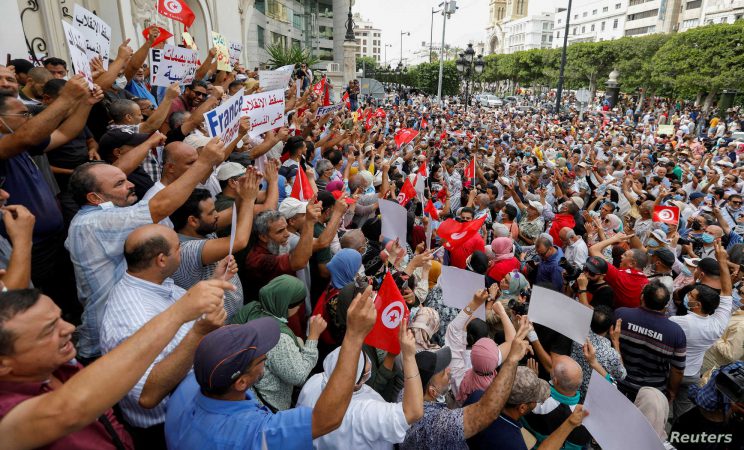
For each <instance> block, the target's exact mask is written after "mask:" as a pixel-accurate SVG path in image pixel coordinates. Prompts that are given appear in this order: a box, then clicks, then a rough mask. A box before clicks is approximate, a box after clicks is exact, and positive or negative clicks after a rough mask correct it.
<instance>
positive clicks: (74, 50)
mask: <svg viewBox="0 0 744 450" xmlns="http://www.w3.org/2000/svg"><path fill="white" fill-rule="evenodd" d="M62 29H63V30H64V32H65V40H67V49H68V50H69V52H70V62H71V63H72V67H73V68H74V69H75V73H76V74H81V75H83V76H84V77H85V80H86V81H87V82H88V86H89V87H91V88H92V87H93V76H92V75H91V71H90V60H89V59H88V55H87V54H86V53H85V38H84V37H83V35H82V34H80V32H79V31H78V30H77V29H75V28H74V27H73V26H72V25H70V24H69V23H67V22H65V21H64V20H63V21H62Z"/></svg>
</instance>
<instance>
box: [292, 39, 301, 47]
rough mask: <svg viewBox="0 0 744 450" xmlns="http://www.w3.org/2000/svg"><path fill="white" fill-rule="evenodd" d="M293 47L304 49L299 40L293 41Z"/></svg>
mask: <svg viewBox="0 0 744 450" xmlns="http://www.w3.org/2000/svg"><path fill="white" fill-rule="evenodd" d="M292 47H297V48H302V42H301V41H300V40H299V39H292Z"/></svg>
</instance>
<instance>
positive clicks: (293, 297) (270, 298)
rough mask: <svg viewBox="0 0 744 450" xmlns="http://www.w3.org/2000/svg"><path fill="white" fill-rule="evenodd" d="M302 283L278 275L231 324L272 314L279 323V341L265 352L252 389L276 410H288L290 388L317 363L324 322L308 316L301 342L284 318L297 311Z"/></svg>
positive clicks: (302, 378)
mask: <svg viewBox="0 0 744 450" xmlns="http://www.w3.org/2000/svg"><path fill="white" fill-rule="evenodd" d="M306 293H307V290H306V288H305V284H304V283H303V282H302V281H301V280H300V279H298V278H297V277H294V276H292V275H280V276H278V277H276V278H274V279H273V280H271V281H270V282H269V284H267V285H266V286H264V287H263V288H261V290H260V291H258V301H257V302H251V303H249V304H247V305H245V306H244V307H243V308H242V309H241V310H240V311H238V313H237V314H236V315H235V317H233V319H232V321H231V322H232V323H246V322H249V321H251V320H254V319H258V318H261V317H273V318H274V319H276V321H277V322H278V323H279V330H280V331H281V334H280V336H279V343H277V344H276V347H274V348H273V349H271V350H270V351H269V353H267V354H266V366H265V370H264V376H263V378H261V380H260V381H259V382H258V383H256V384H255V385H254V386H253V388H254V390H255V392H256V395H257V396H258V398H259V400H261V402H262V403H263V404H264V405H265V406H266V407H268V408H269V409H272V410H275V411H283V410H286V409H289V407H290V406H291V402H292V390H293V388H294V387H295V386H302V385H303V383H305V380H306V379H307V376H308V375H310V371H311V370H312V369H313V367H315V364H316V363H317V362H318V348H317V347H318V337H319V336H320V333H321V332H323V330H325V327H326V321H325V320H323V319H322V318H321V317H319V316H314V317H311V318H310V331H309V333H308V336H307V342H305V343H304V344H303V342H302V340H301V339H299V338H298V337H297V336H295V334H294V333H293V332H292V330H291V329H290V328H289V326H287V318H289V317H290V316H292V315H293V314H296V313H297V310H298V309H299V307H300V305H301V304H302V303H303V302H304V301H305V295H306Z"/></svg>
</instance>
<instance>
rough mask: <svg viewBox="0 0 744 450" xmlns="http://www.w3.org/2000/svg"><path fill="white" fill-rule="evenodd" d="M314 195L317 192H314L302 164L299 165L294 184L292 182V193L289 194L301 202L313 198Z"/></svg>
mask: <svg viewBox="0 0 744 450" xmlns="http://www.w3.org/2000/svg"><path fill="white" fill-rule="evenodd" d="M313 195H315V192H313V187H312V186H311V185H310V181H308V179H307V175H305V171H304V170H303V169H302V166H297V174H296V175H295V179H294V184H292V193H291V194H290V195H289V196H290V197H293V198H296V199H297V200H299V201H301V202H306V201H308V200H310V199H311V198H313Z"/></svg>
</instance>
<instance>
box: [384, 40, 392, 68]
mask: <svg viewBox="0 0 744 450" xmlns="http://www.w3.org/2000/svg"><path fill="white" fill-rule="evenodd" d="M392 46H393V44H385V64H383V66H387V49H388V47H392ZM388 68H390V66H388Z"/></svg>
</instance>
